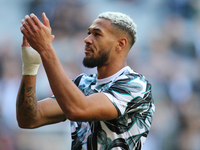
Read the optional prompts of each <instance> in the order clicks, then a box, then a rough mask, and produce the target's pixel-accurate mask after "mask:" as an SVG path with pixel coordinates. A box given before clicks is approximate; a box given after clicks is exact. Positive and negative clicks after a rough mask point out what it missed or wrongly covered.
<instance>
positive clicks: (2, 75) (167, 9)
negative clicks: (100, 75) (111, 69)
mask: <svg viewBox="0 0 200 150" xmlns="http://www.w3.org/2000/svg"><path fill="white" fill-rule="evenodd" d="M104 11H118V12H122V13H125V14H127V15H129V16H130V17H131V18H132V19H133V20H134V22H135V23H136V24H137V26H138V28H137V31H138V41H137V42H136V44H135V45H134V46H133V47H132V50H131V51H130V54H129V56H128V65H129V66H130V67H131V68H132V69H134V70H135V71H136V72H139V73H141V74H143V75H145V76H146V78H147V79H148V80H149V81H150V82H151V83H152V85H153V98H154V101H155V105H156V113H155V116H154V120H153V123H152V127H151V130H150V134H149V135H148V138H147V140H146V143H145V145H144V148H143V150H199V149H200V1H199V0H0V150H69V149H70V140H71V139H70V131H69V122H68V121H66V122H63V123H59V124H57V125H49V126H45V127H41V128H39V129H34V130H25V129H20V128H19V127H18V126H17V122H16V113H15V103H16V96H17V92H18V88H19V85H20V80H21V66H22V61H21V54H20V45H21V42H22V34H21V32H20V26H21V19H23V18H24V16H25V15H26V14H30V13H35V14H36V15H37V16H38V17H39V18H40V20H41V16H42V15H41V14H42V12H46V14H47V17H48V18H49V20H50V23H51V27H52V31H53V34H54V35H55V40H54V41H53V46H54V48H55V50H56V53H57V55H58V57H59V58H60V60H61V63H62V65H63V67H64V69H65V70H66V72H67V74H68V75H69V76H70V78H74V77H76V76H77V75H78V74H79V73H82V72H85V73H94V72H95V71H96V70H95V69H86V68H84V67H83V66H82V59H83V57H84V42H83V40H84V38H85V37H86V36H87V29H88V27H89V26H90V25H91V23H92V22H93V20H94V19H96V17H97V16H98V14H99V13H101V12H104ZM37 95H38V100H41V99H43V98H46V97H49V96H51V95H52V91H51V89H50V88H49V83H48V80H47V78H46V75H45V72H44V68H43V66H42V65H41V66H40V68H39V72H38V76H37Z"/></svg>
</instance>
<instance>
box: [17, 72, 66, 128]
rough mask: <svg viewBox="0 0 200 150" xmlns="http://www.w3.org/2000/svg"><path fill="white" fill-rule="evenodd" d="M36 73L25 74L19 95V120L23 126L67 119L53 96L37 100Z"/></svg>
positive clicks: (36, 125) (30, 126)
mask: <svg viewBox="0 0 200 150" xmlns="http://www.w3.org/2000/svg"><path fill="white" fill-rule="evenodd" d="M35 85H36V75H35V76H29V75H24V76H23V77H22V81H21V86H20V88H19V92H18V96H17V104H16V107H17V121H18V124H19V126H20V127H22V128H36V127H39V126H43V125H47V124H52V123H57V122H60V121H64V120H65V119H66V117H65V115H64V113H63V112H62V110H61V109H60V107H59V105H58V103H57V102H56V101H55V100H54V99H53V98H47V99H44V100H41V101H39V102H37V97H36V92H35Z"/></svg>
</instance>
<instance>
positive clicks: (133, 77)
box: [115, 66, 148, 84]
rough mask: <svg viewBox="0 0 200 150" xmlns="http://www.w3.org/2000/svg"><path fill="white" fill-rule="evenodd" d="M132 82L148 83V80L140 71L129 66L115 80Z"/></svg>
mask: <svg viewBox="0 0 200 150" xmlns="http://www.w3.org/2000/svg"><path fill="white" fill-rule="evenodd" d="M116 82H117V83H127V84H128V83H131V82H139V83H145V84H146V83H147V82H148V80H147V79H146V78H145V76H143V75H142V74H140V73H137V72H135V71H134V70H132V69H131V68H130V67H129V66H127V67H126V69H125V70H124V72H123V73H122V74H121V75H120V76H118V77H117V78H116V80H115V83H116Z"/></svg>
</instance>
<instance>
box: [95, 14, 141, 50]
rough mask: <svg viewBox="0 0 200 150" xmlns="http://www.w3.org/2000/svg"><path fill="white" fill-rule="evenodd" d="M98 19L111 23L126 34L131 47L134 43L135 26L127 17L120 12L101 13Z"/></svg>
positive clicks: (135, 36) (135, 37) (135, 38)
mask: <svg viewBox="0 0 200 150" xmlns="http://www.w3.org/2000/svg"><path fill="white" fill-rule="evenodd" d="M98 18H103V19H108V20H110V21H111V23H112V25H114V26H116V27H117V28H118V29H120V30H121V31H125V32H126V33H128V35H129V37H130V45H131V47H132V45H133V44H134V43H135V42H136V40H137V35H136V33H137V29H136V28H137V25H136V24H135V23H134V22H133V20H132V19H131V18H130V17H129V16H128V15H125V14H123V13H120V12H103V13H101V14H99V16H98Z"/></svg>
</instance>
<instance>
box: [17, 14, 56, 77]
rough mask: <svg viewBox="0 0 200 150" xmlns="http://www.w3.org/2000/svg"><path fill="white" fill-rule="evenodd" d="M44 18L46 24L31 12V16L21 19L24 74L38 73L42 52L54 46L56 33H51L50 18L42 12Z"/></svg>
mask: <svg viewBox="0 0 200 150" xmlns="http://www.w3.org/2000/svg"><path fill="white" fill-rule="evenodd" d="M42 19H43V22H44V24H43V23H42V22H40V20H39V19H38V18H37V16H35V15H34V14H31V15H30V16H28V15H26V16H25V19H22V21H21V23H22V26H21V27H20V30H21V32H22V34H23V42H22V47H21V53H22V60H23V66H22V74H23V75H36V74H37V71H38V68H39V65H40V63H41V62H42V60H41V57H40V54H41V53H42V52H45V51H47V50H48V49H49V47H51V46H52V41H53V39H54V35H51V27H50V23H49V19H48V18H47V17H46V15H45V13H43V14H42Z"/></svg>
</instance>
